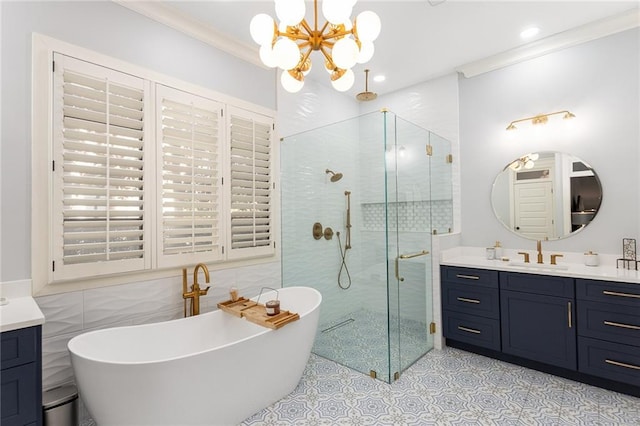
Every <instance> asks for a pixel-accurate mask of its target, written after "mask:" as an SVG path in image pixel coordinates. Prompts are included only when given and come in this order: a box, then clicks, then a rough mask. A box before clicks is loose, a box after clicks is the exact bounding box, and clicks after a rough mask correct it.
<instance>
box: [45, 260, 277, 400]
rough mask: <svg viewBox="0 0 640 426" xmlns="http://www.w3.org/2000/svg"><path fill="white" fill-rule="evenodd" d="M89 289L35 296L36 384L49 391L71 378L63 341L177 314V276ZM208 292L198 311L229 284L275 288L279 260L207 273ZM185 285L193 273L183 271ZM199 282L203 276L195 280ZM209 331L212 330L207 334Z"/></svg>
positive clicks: (248, 289) (244, 289)
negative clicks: (38, 331)
mask: <svg viewBox="0 0 640 426" xmlns="http://www.w3.org/2000/svg"><path fill="white" fill-rule="evenodd" d="M177 272H178V273H179V274H180V275H179V276H176V277H170V278H162V279H157V280H150V281H143V282H138V283H133V284H123V285H116V286H110V287H102V288H97V289H90V290H81V291H74V292H69V293H60V294H55V295H51V296H41V297H36V299H35V300H36V302H37V303H38V306H39V307H40V309H41V310H42V312H43V314H44V316H45V318H46V322H45V323H44V325H43V329H42V385H43V389H45V390H46V389H50V388H53V387H56V386H58V385H60V384H63V383H67V382H72V381H73V380H74V376H73V370H72V368H71V359H70V356H69V352H68V350H67V343H68V342H69V340H71V339H72V338H73V337H74V336H77V335H79V334H82V333H84V332H87V331H92V330H98V329H102V328H108V327H114V326H125V325H136V324H146V323H153V322H158V321H166V320H171V319H176V318H181V317H182V316H183V299H182V275H181V272H180V271H177ZM210 278H211V280H210V283H209V284H208V285H209V286H211V288H210V290H209V293H208V294H207V295H206V296H203V297H202V299H201V311H202V312H203V313H204V312H209V311H211V310H214V309H215V308H216V305H217V303H218V302H220V301H223V300H227V299H228V298H229V287H231V286H235V287H237V288H238V289H239V292H240V294H241V295H243V296H245V297H251V296H255V295H257V294H258V293H259V292H260V289H261V288H262V287H272V288H278V287H280V282H281V279H280V262H279V261H278V262H270V263H263V264H260V265H254V266H248V267H240V268H234V269H224V270H219V271H213V270H212V271H210ZM188 279H189V283H192V280H193V269H190V270H189V275H188ZM198 281H199V282H200V283H204V277H203V274H202V273H201V274H200V276H199V280H198ZM212 332H215V331H212Z"/></svg>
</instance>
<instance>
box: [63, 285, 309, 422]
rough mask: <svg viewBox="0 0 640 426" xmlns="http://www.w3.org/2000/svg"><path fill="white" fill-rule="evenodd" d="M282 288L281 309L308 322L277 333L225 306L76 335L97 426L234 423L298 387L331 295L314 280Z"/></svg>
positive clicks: (83, 393)
mask: <svg viewBox="0 0 640 426" xmlns="http://www.w3.org/2000/svg"><path fill="white" fill-rule="evenodd" d="M278 292H279V294H278V298H279V300H280V306H281V309H283V310H288V311H292V312H297V313H298V314H299V315H300V319H299V320H297V321H294V322H291V323H289V324H286V325H285V326H283V327H282V328H279V329H277V330H273V329H270V328H265V327H262V326H260V325H256V324H253V323H251V322H249V321H247V320H245V319H243V318H238V317H235V316H233V315H231V314H229V313H226V312H223V311H221V310H217V311H213V312H209V313H206V314H202V315H199V316H195V317H189V318H181V319H177V320H173V321H167V322H162V323H155V324H146V325H138V326H132V327H118V328H110V329H105V330H98V331H93V332H89V333H85V334H82V335H80V336H77V337H74V338H73V339H71V341H69V351H70V352H71V363H72V366H73V371H74V373H75V377H76V383H77V385H78V389H79V393H80V397H81V398H82V400H83V401H84V403H85V405H86V407H87V409H88V410H89V413H90V414H91V416H92V418H93V419H94V420H95V421H96V423H97V424H98V426H110V425H117V426H125V425H132V426H133V425H136V426H138V425H153V426H159V425H172V426H177V425H180V426H183V425H185V426H186V425H207V426H210V425H235V424H238V423H240V422H241V421H242V420H244V419H246V418H247V417H249V416H251V415H252V414H254V413H256V412H258V411H260V410H261V409H263V408H265V407H267V406H269V405H270V404H272V403H274V402H276V401H277V400H279V399H281V398H283V397H284V396H286V395H287V394H289V393H290V392H291V391H293V390H294V389H295V387H296V386H297V384H298V382H299V381H300V378H301V377H302V373H303V371H304V368H305V365H306V364H307V361H308V359H309V355H310V353H311V347H312V345H313V340H314V338H315V334H316V328H317V325H318V316H319V307H320V302H321V300H322V296H321V295H320V293H319V292H318V291H316V290H315V289H313V288H310V287H287V288H283V289H278ZM274 298H275V293H274V292H269V293H265V294H263V295H262V298H261V302H262V301H267V300H271V299H274Z"/></svg>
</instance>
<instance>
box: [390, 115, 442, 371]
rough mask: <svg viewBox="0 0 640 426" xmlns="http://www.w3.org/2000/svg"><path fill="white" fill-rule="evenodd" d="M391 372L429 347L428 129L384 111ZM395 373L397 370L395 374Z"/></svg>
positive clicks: (430, 305)
mask: <svg viewBox="0 0 640 426" xmlns="http://www.w3.org/2000/svg"><path fill="white" fill-rule="evenodd" d="M387 124H388V127H387V150H386V155H387V159H386V161H387V192H388V198H387V202H388V221H389V223H388V225H389V226H388V229H389V232H388V241H389V245H388V257H389V264H390V266H392V267H391V268H390V270H389V276H388V279H389V286H388V291H389V293H388V297H389V328H390V333H389V336H390V345H389V346H390V348H392V349H391V352H390V368H391V371H390V375H391V374H393V376H392V377H394V379H397V378H398V377H399V374H400V373H401V372H402V371H403V370H405V369H406V368H408V367H409V366H410V365H411V364H413V363H414V362H415V361H417V360H418V359H419V358H420V357H421V356H423V355H424V354H425V353H427V352H428V351H429V350H431V349H432V348H433V335H432V334H431V333H430V324H431V322H432V318H433V312H432V294H431V222H432V221H431V185H430V181H431V164H430V159H431V156H432V154H433V146H432V145H431V140H430V138H431V133H430V132H429V131H427V130H425V129H422V128H420V127H418V126H416V125H414V124H412V123H410V122H408V121H406V120H403V119H401V118H399V117H397V116H395V115H393V114H388V116H387ZM396 373H397V374H396Z"/></svg>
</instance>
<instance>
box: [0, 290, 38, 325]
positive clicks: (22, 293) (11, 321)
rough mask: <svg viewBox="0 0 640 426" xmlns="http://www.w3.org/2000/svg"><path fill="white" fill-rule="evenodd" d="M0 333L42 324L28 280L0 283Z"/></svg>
mask: <svg viewBox="0 0 640 426" xmlns="http://www.w3.org/2000/svg"><path fill="white" fill-rule="evenodd" d="M0 297H1V300H2V301H1V302H0V332H5V331H11V330H18V329H20V328H25V327H32V326H34V325H41V324H44V315H43V314H42V311H41V310H40V307H39V306H38V304H37V303H36V301H35V299H34V298H33V297H31V283H30V281H29V280H23V281H12V282H8V283H0Z"/></svg>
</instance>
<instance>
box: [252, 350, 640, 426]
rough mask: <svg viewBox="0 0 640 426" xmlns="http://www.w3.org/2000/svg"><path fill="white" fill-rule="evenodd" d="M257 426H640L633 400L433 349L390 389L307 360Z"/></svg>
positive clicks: (255, 419)
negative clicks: (296, 381) (297, 378)
mask: <svg viewBox="0 0 640 426" xmlns="http://www.w3.org/2000/svg"><path fill="white" fill-rule="evenodd" d="M249 425H251V426H258V425H282V426H287V425H304V426H313V425H349V426H358V425H420V426H422V425H522V426H530V425H557V426H560V425H589V426H591V425H594V426H595V425H616V426H618V425H619V426H634V425H636V426H637V425H640V399H639V398H634V397H631V396H628V395H623V394H619V393H616V392H610V391H607V390H603V389H599V388H596V387H592V386H589V385H585V384H582V383H578V382H574V381H571V380H567V379H563V378H560V377H556V376H552V375H549V374H546V373H541V372H538V371H534V370H530V369H527V368H523V367H519V366H515V365H512V364H508V363H504V362H501V361H497V360H493V359H490V358H486V357H483V356H480V355H476V354H472V353H468V352H464V351H461V350H458V349H453V348H446V349H444V350H442V351H439V350H432V351H431V352H429V353H428V354H427V355H425V356H424V357H422V358H421V359H419V360H418V361H417V362H416V363H415V364H413V365H412V366H411V367H410V368H409V369H407V370H406V371H405V372H404V373H403V374H402V376H401V377H400V379H399V380H398V381H396V382H394V383H393V384H391V385H389V384H387V383H384V382H382V381H380V380H374V379H371V378H370V377H368V376H366V375H364V374H362V373H358V372H356V371H354V370H351V369H349V368H347V367H344V366H342V365H340V364H338V363H336V362H333V361H330V360H328V359H325V358H322V357H320V356H318V355H314V354H312V355H311V358H310V359H309V363H308V365H307V368H306V370H305V373H304V375H303V377H302V379H301V381H300V383H299V385H298V387H297V388H296V389H295V390H294V391H293V392H292V393H291V394H290V395H288V396H287V397H285V398H284V399H282V400H280V401H279V402H277V403H275V404H273V405H272V406H270V407H267V408H266V409H264V410H262V411H260V412H259V413H256V414H255V415H254V416H252V417H250V418H249V419H247V420H245V421H244V422H243V423H242V424H241V426H249Z"/></svg>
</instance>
